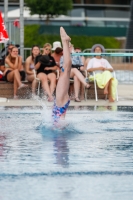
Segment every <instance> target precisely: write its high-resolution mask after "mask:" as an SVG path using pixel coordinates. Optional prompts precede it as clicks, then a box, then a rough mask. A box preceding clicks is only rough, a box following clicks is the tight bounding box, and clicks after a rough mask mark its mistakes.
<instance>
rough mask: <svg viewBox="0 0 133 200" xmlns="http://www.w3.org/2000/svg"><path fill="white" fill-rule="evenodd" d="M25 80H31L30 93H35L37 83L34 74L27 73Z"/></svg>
mask: <svg viewBox="0 0 133 200" xmlns="http://www.w3.org/2000/svg"><path fill="white" fill-rule="evenodd" d="M27 80H28V81H29V82H32V94H33V95H35V94H36V85H37V82H36V79H35V76H34V75H27Z"/></svg>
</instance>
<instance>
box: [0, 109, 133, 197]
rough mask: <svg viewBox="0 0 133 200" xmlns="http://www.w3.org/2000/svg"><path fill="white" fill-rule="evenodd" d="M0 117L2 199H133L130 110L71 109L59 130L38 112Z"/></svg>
mask: <svg viewBox="0 0 133 200" xmlns="http://www.w3.org/2000/svg"><path fill="white" fill-rule="evenodd" d="M0 113H1V114H0V199H2V200H26V199H31V200H40V199H41V200H42V199H46V200H47V199H48V200H49V199H54V200H68V199H69V200H75V199H76V200H81V199H91V200H93V199H94V200H95V199H98V200H99V199H100V200H103V199H109V200H110V199H111V200H112V199H115V200H117V199H118V200H119V199H121V200H126V199H127V200H129V199H132V198H133V190H132V188H133V181H132V179H133V107H128V106H125V107H121V106H118V107H100V106H98V107H70V109H69V110H68V112H67V117H66V127H65V128H64V129H63V130H56V129H53V128H52V127H50V126H46V123H45V122H44V121H43V117H44V116H45V109H44V110H42V108H40V107H0ZM46 118H47V117H46Z"/></svg>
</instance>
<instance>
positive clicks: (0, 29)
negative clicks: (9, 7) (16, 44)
mask: <svg viewBox="0 0 133 200" xmlns="http://www.w3.org/2000/svg"><path fill="white" fill-rule="evenodd" d="M8 40H9V37H8V33H7V31H6V27H5V24H4V21H3V18H2V13H1V12H0V43H6V42H7V41H8Z"/></svg>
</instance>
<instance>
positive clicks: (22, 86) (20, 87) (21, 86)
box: [18, 83, 28, 90]
mask: <svg viewBox="0 0 133 200" xmlns="http://www.w3.org/2000/svg"><path fill="white" fill-rule="evenodd" d="M26 87H28V85H25V84H23V83H22V84H21V85H20V86H19V87H18V90H20V89H22V88H26Z"/></svg>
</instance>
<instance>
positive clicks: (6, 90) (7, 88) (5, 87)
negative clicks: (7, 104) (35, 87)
mask: <svg viewBox="0 0 133 200" xmlns="http://www.w3.org/2000/svg"><path fill="white" fill-rule="evenodd" d="M22 82H23V83H26V84H27V85H28V86H29V87H27V88H23V89H20V90H18V92H17V95H18V97H19V98H20V99H28V98H30V97H31V83H30V82H27V81H22ZM0 97H4V98H9V99H12V98H13V83H10V82H5V81H0Z"/></svg>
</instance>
